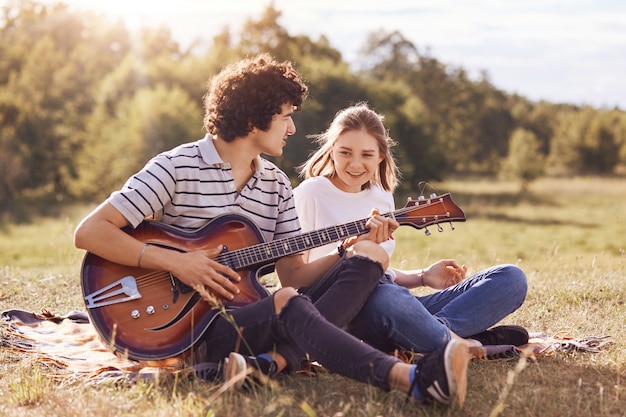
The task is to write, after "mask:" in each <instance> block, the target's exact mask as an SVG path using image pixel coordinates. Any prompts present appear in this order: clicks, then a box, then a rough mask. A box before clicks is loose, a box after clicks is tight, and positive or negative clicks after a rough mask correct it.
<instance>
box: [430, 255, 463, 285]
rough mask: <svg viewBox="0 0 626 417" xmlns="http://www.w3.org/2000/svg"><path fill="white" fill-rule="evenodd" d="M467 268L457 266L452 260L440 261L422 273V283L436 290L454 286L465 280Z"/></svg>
mask: <svg viewBox="0 0 626 417" xmlns="http://www.w3.org/2000/svg"><path fill="white" fill-rule="evenodd" d="M466 273H467V266H465V265H459V264H458V263H456V261H455V260H454V259H442V260H440V261H437V262H435V263H434V264H432V265H430V266H429V267H428V268H426V269H424V270H423V271H422V274H423V275H422V276H423V282H424V285H425V286H429V287H431V288H434V289H436V290H443V289H444V288H448V287H451V286H452V285H456V284H458V283H459V282H461V281H463V280H464V279H465V274H466Z"/></svg>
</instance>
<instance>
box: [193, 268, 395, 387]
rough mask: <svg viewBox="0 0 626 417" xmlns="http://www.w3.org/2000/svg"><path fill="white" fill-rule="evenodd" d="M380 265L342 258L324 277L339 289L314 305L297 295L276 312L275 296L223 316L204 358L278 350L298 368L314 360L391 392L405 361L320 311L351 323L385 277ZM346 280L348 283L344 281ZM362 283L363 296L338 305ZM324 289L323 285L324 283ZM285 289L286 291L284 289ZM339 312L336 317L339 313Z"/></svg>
mask: <svg viewBox="0 0 626 417" xmlns="http://www.w3.org/2000/svg"><path fill="white" fill-rule="evenodd" d="M382 273H383V271H382V267H381V266H380V264H378V263H375V262H372V261H370V260H367V259H366V258H362V257H359V256H354V257H352V258H345V257H344V258H342V259H341V260H340V261H339V262H338V263H337V264H336V265H335V267H334V268H332V269H331V270H330V271H329V272H328V273H327V275H326V276H325V277H324V278H328V279H322V280H320V281H318V283H322V282H323V286H326V285H329V286H334V285H338V287H336V288H337V290H338V291H337V292H335V291H334V290H333V291H328V287H325V288H326V291H322V288H321V287H320V288H319V289H320V291H319V292H317V293H316V295H317V297H316V300H317V302H316V303H314V302H313V301H312V300H311V298H310V297H309V296H308V295H296V296H294V297H292V298H291V299H290V300H289V301H288V302H287V304H286V305H285V306H284V307H283V308H282V310H281V311H280V312H279V313H278V314H276V313H275V312H274V300H273V296H272V297H268V298H264V299H262V300H260V301H257V302H254V303H252V304H248V305H246V306H243V307H239V308H236V309H233V310H230V311H229V312H228V314H227V315H223V314H222V315H219V316H218V317H217V318H216V319H215V321H214V322H213V323H212V324H211V326H209V328H208V329H207V331H206V333H205V334H204V335H203V337H202V339H201V342H200V343H199V346H198V349H199V350H201V351H202V352H203V354H202V360H204V361H206V362H215V363H218V362H221V361H222V360H223V359H224V358H225V357H226V356H228V354H229V353H230V352H233V351H239V352H240V353H242V354H244V355H253V356H256V355H259V354H262V353H266V352H272V351H275V352H277V353H280V354H281V355H282V356H283V357H284V358H285V359H286V360H287V363H288V369H290V370H294V371H295V370H298V369H299V367H300V365H301V364H302V361H303V360H305V359H307V358H310V359H311V360H315V361H318V362H319V363H320V364H322V365H323V366H324V367H325V368H327V369H329V370H331V371H332V372H335V373H337V374H340V375H343V376H346V377H348V378H352V379H354V380H357V381H360V382H366V383H370V384H372V385H374V386H377V387H379V388H381V389H384V390H389V387H388V385H387V376H388V374H389V371H390V369H391V368H392V367H393V365H394V364H396V363H398V362H399V361H400V360H399V359H397V358H394V357H392V356H390V355H388V354H386V353H383V352H381V351H379V350H377V349H375V348H373V347H371V346H369V345H368V344H366V343H363V342H362V341H360V340H359V339H357V338H355V337H354V336H352V335H350V334H349V333H348V332H346V331H345V330H343V329H341V328H340V327H338V326H336V325H335V324H333V323H332V322H331V321H329V320H327V319H326V318H325V317H324V316H323V315H322V313H321V312H320V310H319V309H318V304H319V305H320V307H321V310H326V311H327V312H328V313H333V312H332V311H328V309H331V308H332V309H333V311H334V310H336V312H337V313H336V314H337V315H336V316H335V321H341V320H350V319H351V318H352V317H354V316H355V315H356V314H357V313H358V311H359V309H360V308H361V306H362V305H363V304H365V301H366V300H367V298H368V297H369V295H370V293H371V292H372V291H373V290H374V288H376V286H377V283H378V282H379V280H380V276H381V275H382ZM344 280H345V281H344ZM355 280H359V281H358V282H359V283H360V285H358V286H356V287H357V288H358V291H355V292H356V293H358V294H353V296H352V297H350V298H349V299H348V300H346V299H345V296H344V300H343V301H342V302H338V301H337V300H336V299H335V297H338V296H339V294H340V292H339V290H341V289H342V284H341V283H342V282H345V283H346V285H348V283H350V282H352V284H349V285H353V284H354V282H356V281H355ZM320 285H322V284H320ZM316 288H317V287H316ZM279 291H280V290H279ZM333 314H334V313H333Z"/></svg>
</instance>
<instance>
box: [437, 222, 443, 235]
mask: <svg viewBox="0 0 626 417" xmlns="http://www.w3.org/2000/svg"><path fill="white" fill-rule="evenodd" d="M437 230H438V231H439V232H440V233H441V232H443V227H441V225H440V224H437Z"/></svg>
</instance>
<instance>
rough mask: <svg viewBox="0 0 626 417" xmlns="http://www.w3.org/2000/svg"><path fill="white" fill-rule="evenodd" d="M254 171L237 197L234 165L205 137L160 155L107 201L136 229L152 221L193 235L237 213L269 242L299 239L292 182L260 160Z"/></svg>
mask: <svg viewBox="0 0 626 417" xmlns="http://www.w3.org/2000/svg"><path fill="white" fill-rule="evenodd" d="M255 167H256V170H255V172H254V174H253V175H252V177H251V178H250V180H249V181H248V183H247V184H246V185H245V186H244V187H243V189H242V190H241V192H240V193H237V190H236V189H235V182H234V179H233V175H232V170H231V167H230V164H229V163H226V162H224V161H223V160H222V159H221V158H220V156H219V154H218V153H217V150H216V149H215V145H214V144H213V139H212V137H211V136H210V135H206V136H205V137H204V138H203V139H201V140H198V141H196V142H191V143H187V144H183V145H180V146H178V147H176V148H174V149H172V150H170V151H167V152H164V153H161V154H159V155H157V156H155V157H154V158H153V159H152V160H150V161H149V162H148V163H147V164H146V166H145V167H144V168H143V169H142V170H141V171H140V172H138V173H137V174H135V175H133V176H132V177H130V178H129V179H128V181H127V182H126V184H125V185H124V187H123V188H122V189H121V190H120V191H116V192H114V193H113V194H111V196H110V197H109V198H108V200H107V201H108V202H109V203H110V204H112V205H113V206H114V207H115V208H116V209H117V210H119V211H120V213H122V215H123V216H124V217H125V218H126V219H127V220H128V221H129V222H130V224H131V225H132V226H133V227H136V226H137V225H138V224H139V223H141V222H142V221H143V220H144V219H146V218H152V219H154V220H158V221H160V222H163V223H166V224H170V225H173V226H176V227H178V228H180V229H182V230H186V231H193V230H196V229H199V228H200V227H202V226H204V225H206V224H207V223H208V222H209V221H210V220H212V219H214V218H215V217H217V216H220V215H223V214H227V213H236V214H240V215H244V216H246V217H248V218H249V219H250V220H252V221H253V222H254V223H255V224H256V225H257V226H258V227H259V229H260V230H261V232H262V233H263V237H264V239H265V241H266V242H269V241H272V240H275V239H281V238H285V237H290V236H294V235H297V234H299V232H300V223H299V221H298V216H297V214H296V210H295V207H294V200H293V192H292V189H291V183H290V181H289V177H287V175H285V173H284V172H282V171H281V170H280V169H278V167H277V166H276V165H274V164H273V163H271V162H270V161H268V160H266V159H263V158H261V157H257V159H256V160H255Z"/></svg>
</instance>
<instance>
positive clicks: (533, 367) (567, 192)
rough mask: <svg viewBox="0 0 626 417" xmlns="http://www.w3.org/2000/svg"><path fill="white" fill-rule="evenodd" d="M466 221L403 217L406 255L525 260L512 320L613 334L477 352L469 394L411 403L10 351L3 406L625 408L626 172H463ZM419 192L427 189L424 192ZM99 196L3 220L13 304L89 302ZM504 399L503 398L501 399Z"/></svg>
mask: <svg viewBox="0 0 626 417" xmlns="http://www.w3.org/2000/svg"><path fill="white" fill-rule="evenodd" d="M436 187H437V189H438V190H439V191H441V192H444V191H450V192H452V195H453V198H454V200H455V201H456V202H457V203H458V204H459V205H460V206H461V207H462V208H463V209H464V210H465V212H466V214H467V222H465V223H455V230H454V231H452V230H450V227H449V226H448V225H444V229H445V231H444V232H443V233H438V232H437V230H436V227H435V228H431V231H432V235H431V236H425V235H424V233H423V231H418V230H415V229H411V228H409V227H403V228H401V229H400V230H399V231H398V232H397V233H396V239H397V243H398V248H397V250H396V253H395V255H394V258H393V259H392V262H393V264H394V265H396V266H398V267H418V266H425V265H427V264H429V263H432V262H435V261H436V260H438V259H441V258H450V257H451V258H455V259H457V261H459V262H460V263H464V264H466V265H468V267H469V269H470V271H477V270H479V269H482V268H484V267H488V266H491V265H493V264H495V263H500V262H507V263H514V264H517V265H519V266H521V267H522V268H523V269H524V270H525V271H526V273H527V275H528V279H529V294H528V297H527V299H526V302H525V303H524V305H523V306H522V308H520V309H519V310H518V311H517V312H515V313H514V314H513V315H511V316H510V317H507V318H506V319H505V320H504V322H506V323H519V324H522V325H524V326H526V327H527V328H528V329H530V330H531V331H542V332H545V333H547V334H557V333H561V334H568V335H570V336H572V337H582V336H590V335H594V336H604V335H610V336H611V339H612V340H613V341H614V342H615V344H613V345H611V346H609V347H607V348H605V349H604V350H602V351H601V352H600V353H595V354H594V353H583V352H557V353H556V354H555V355H554V356H552V357H543V358H540V359H539V360H538V361H536V362H529V363H528V364H527V365H526V367H525V368H523V369H517V370H516V362H497V363H484V362H472V363H471V364H470V369H469V377H468V378H469V388H468V397H467V401H466V404H465V407H464V408H463V409H462V410H459V409H458V408H456V407H453V408H445V407H423V406H420V405H418V404H415V403H413V402H409V403H407V404H405V401H404V396H403V395H400V394H399V393H384V392H381V391H379V390H377V389H375V388H372V387H369V386H367V385H365V384H360V383H356V382H352V381H349V380H347V379H345V378H342V377H339V376H337V375H332V374H321V375H319V376H317V377H304V376H284V377H281V378H279V379H278V380H277V382H276V384H273V385H272V386H270V387H268V388H263V389H259V390H257V391H255V392H252V393H248V394H242V393H238V392H226V393H221V394H220V392H219V389H220V385H219V384H211V383H208V382H205V381H200V380H190V379H178V380H165V381H161V382H159V383H151V382H143V383H135V384H102V385H90V384H86V383H85V382H84V381H74V382H67V381H66V382H59V381H57V380H55V379H54V378H52V376H53V375H54V372H53V371H54V370H53V369H50V368H48V367H46V366H43V365H40V364H37V363H31V362H29V361H27V360H24V359H23V358H21V357H19V356H18V355H16V354H15V353H11V352H8V351H6V350H5V348H0V349H2V350H1V351H0V415H6V416H10V417H13V416H85V415H90V416H126V415H128V416H261V415H264V416H265V415H267V416H312V415H317V416H489V415H501V416H516V417H518V416H528V417H530V416H587V415H592V416H601V417H605V416H607V417H608V416H626V345H625V343H624V341H625V340H626V326H625V323H626V319H625V318H626V306H625V299H626V266H625V264H626V252H625V251H626V218H625V217H626V180H624V179H621V180H620V179H595V178H577V179H559V180H557V179H545V180H541V181H539V182H537V183H535V184H533V186H532V188H531V192H530V193H528V194H525V195H519V194H518V193H517V189H516V187H515V185H514V184H511V183H499V182H498V183H493V182H487V181H454V182H452V181H451V182H447V183H442V184H436ZM414 197H416V196H414ZM88 209H89V208H88V207H78V208H76V207H74V208H72V209H68V210H67V211H65V213H66V214H65V215H63V214H57V215H56V216H55V217H54V218H32V219H31V221H30V222H27V223H22V224H20V225H14V224H4V225H2V227H1V228H0V309H1V310H4V309H8V308H22V309H26V310H33V311H38V310H39V309H40V308H42V307H46V308H49V309H51V310H53V311H56V312H58V313H65V312H66V311H69V310H72V309H79V310H84V305H83V303H82V300H81V296H80V280H79V271H80V262H81V260H82V255H83V254H82V253H81V252H80V251H77V250H75V249H74V248H73V246H72V232H73V229H74V227H75V225H76V222H77V221H78V220H79V219H80V217H81V216H82V215H83V214H85V213H86V212H87V210H88ZM499 404H500V405H501V406H499Z"/></svg>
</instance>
